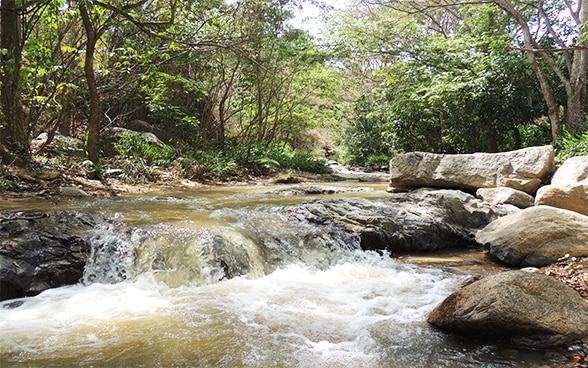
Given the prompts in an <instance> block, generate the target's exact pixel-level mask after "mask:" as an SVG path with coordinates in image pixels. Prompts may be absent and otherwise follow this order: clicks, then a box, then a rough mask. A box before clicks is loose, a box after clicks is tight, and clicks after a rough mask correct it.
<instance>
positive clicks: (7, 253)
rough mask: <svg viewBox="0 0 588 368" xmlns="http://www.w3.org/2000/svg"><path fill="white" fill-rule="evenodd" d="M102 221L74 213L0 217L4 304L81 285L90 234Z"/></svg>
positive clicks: (1, 295) (0, 281)
mask: <svg viewBox="0 0 588 368" xmlns="http://www.w3.org/2000/svg"><path fill="white" fill-rule="evenodd" d="M99 221H103V219H102V217H100V216H99V215H89V214H81V213H78V212H71V211H56V212H43V213H38V212H8V213H3V214H2V216H0V300H6V299H13V298H20V297H25V296H33V295H37V294H39V293H40V292H42V291H44V290H46V289H49V288H54V287H59V286H63V285H71V284H75V283H77V282H79V281H80V279H81V278H82V275H83V272H84V266H85V264H86V261H87V259H88V257H89V255H90V249H91V248H90V243H89V240H88V239H87V237H86V235H87V232H88V231H89V230H90V229H93V228H94V226H95V225H96V224H97V223H98V222H99Z"/></svg>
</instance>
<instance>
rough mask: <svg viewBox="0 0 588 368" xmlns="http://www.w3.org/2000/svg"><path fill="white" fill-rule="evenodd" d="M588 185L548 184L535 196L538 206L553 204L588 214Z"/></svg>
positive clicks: (553, 205)
mask: <svg viewBox="0 0 588 368" xmlns="http://www.w3.org/2000/svg"><path fill="white" fill-rule="evenodd" d="M587 191H588V185H569V186H561V185H546V186H544V187H541V188H539V190H538V191H537V196H536V197H535V204H536V205H537V206H541V205H544V206H552V207H557V208H563V209H566V210H570V211H574V212H577V213H581V214H582V215H588V194H587Z"/></svg>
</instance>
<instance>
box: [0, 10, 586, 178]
mask: <svg viewBox="0 0 588 368" xmlns="http://www.w3.org/2000/svg"><path fill="white" fill-rule="evenodd" d="M310 3H313V4H315V5H318V6H319V7H320V8H322V9H323V10H328V7H326V6H325V5H324V4H321V3H320V2H319V1H311V0H307V1H303V0H300V1H299V0H231V1H225V0H205V1H192V0H130V1H127V0H103V1H98V0H28V1H26V0H2V1H1V2H0V11H1V12H0V15H1V18H0V48H1V53H0V62H1V65H0V82H1V88H0V108H1V110H0V118H1V120H2V124H1V125H0V157H1V159H2V161H1V164H2V170H3V173H4V174H3V175H2V182H0V186H2V187H3V188H5V189H10V188H11V187H10V185H11V183H12V182H11V181H10V174H9V171H10V170H9V169H10V168H11V167H14V166H25V167H32V166H34V164H33V163H38V162H44V163H49V162H51V163H52V164H53V165H61V166H62V167H65V166H67V165H78V166H79V167H83V168H84V170H86V172H87V175H88V176H90V177H92V178H98V179H100V178H102V177H103V176H104V175H105V173H107V172H110V173H113V172H116V173H120V176H121V177H124V176H127V177H128V178H129V179H130V178H134V179H137V178H143V179H145V180H155V179H157V177H158V175H159V174H160V172H161V169H163V168H165V169H166V170H175V171H176V172H178V173H179V175H180V176H183V177H188V178H192V179H206V178H208V177H226V176H230V175H238V173H241V172H243V171H244V170H246V171H250V172H251V171H253V172H255V173H264V172H269V171H271V170H273V169H290V170H307V171H313V172H326V171H328V169H327V168H326V166H325V160H324V159H326V158H331V157H333V158H335V159H337V160H339V161H342V162H344V163H349V164H356V165H370V166H382V165H385V164H386V162H387V160H388V159H389V158H390V156H392V155H394V154H397V153H399V152H404V151H410V150H423V151H431V152H448V153H453V152H462V153H466V152H475V151H488V152H496V151H501V150H510V149H516V148H520V147H524V146H530V145H538V144H550V143H554V144H556V145H557V146H558V147H560V148H561V149H563V150H564V151H565V152H566V153H563V154H565V155H571V154H582V153H588V152H587V150H588V148H586V147H588V143H586V142H587V140H588V136H587V134H586V133H585V130H586V126H585V113H586V73H587V71H588V49H587V47H586V46H585V44H586V34H585V26H583V25H585V24H586V21H587V20H588V0H577V1H570V0H549V1H543V2H537V4H531V3H529V2H523V1H518V0H508V1H504V0H495V1H481V2H479V3H478V2H465V3H464V2H459V1H453V0H402V1H400V0H356V1H355V2H353V3H351V4H350V5H349V8H347V9H345V10H338V11H334V10H332V9H331V11H330V12H326V11H325V13H324V14H325V16H326V15H328V17H327V16H326V23H325V24H326V25H327V26H325V27H323V29H322V32H321V34H320V36H318V35H316V34H312V33H310V32H308V31H305V30H302V29H298V28H297V27H295V26H294V25H293V24H294V23H292V22H291V20H292V18H293V17H294V15H295V14H296V12H297V11H298V9H299V8H300V7H301V6H308V5H309V4H310ZM137 120H139V121H145V122H148V123H149V124H148V125H147V130H149V131H150V132H151V133H154V134H155V135H156V136H157V137H158V138H159V139H158V140H153V139H145V137H144V135H141V134H133V133H128V132H127V133H121V130H120V129H119V130H117V128H119V127H130V124H131V123H132V122H136V121H137ZM41 133H45V134H46V135H45V137H46V139H45V140H44V141H43V142H42V144H41V145H40V146H39V145H36V146H35V145H31V141H32V140H33V139H34V138H36V137H38V136H39V135H40V134H41ZM62 136H66V137H76V138H78V139H80V140H81V141H82V142H83V147H84V148H83V153H84V156H85V157H83V158H82V157H80V159H78V160H72V155H71V152H68V151H67V149H62V150H59V147H57V148H55V146H56V145H57V144H58V137H62ZM59 142H63V140H61V141H59ZM59 144H62V143H59ZM48 147H53V148H52V149H48ZM62 148H63V147H62ZM66 148H67V147H66ZM114 168H117V169H122V171H121V170H118V171H117V170H114ZM2 183H4V184H2Z"/></svg>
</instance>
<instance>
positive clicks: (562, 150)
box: [556, 129, 588, 161]
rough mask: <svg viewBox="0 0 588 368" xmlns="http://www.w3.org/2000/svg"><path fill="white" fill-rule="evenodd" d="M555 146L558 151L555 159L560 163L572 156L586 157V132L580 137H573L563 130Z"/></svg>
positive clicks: (587, 149) (587, 139) (587, 132)
mask: <svg viewBox="0 0 588 368" xmlns="http://www.w3.org/2000/svg"><path fill="white" fill-rule="evenodd" d="M556 145H557V147H558V149H559V152H558V154H557V157H558V158H559V159H560V160H562V161H563V160H566V159H568V158H570V157H574V156H585V155H588V131H586V132H584V133H583V134H581V135H574V134H572V133H571V132H569V131H568V130H565V129H564V133H563V134H562V136H561V138H560V140H559V141H558V142H556Z"/></svg>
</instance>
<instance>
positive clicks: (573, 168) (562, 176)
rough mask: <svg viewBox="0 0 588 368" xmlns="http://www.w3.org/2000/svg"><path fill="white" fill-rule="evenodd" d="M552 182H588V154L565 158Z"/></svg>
mask: <svg viewBox="0 0 588 368" xmlns="http://www.w3.org/2000/svg"><path fill="white" fill-rule="evenodd" d="M551 184H553V185H575V184H588V156H576V157H571V158H569V159H567V160H565V161H564V162H563V164H562V165H561V166H560V167H559V168H558V169H557V171H556V172H555V173H554V174H553V177H552V178H551Z"/></svg>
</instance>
